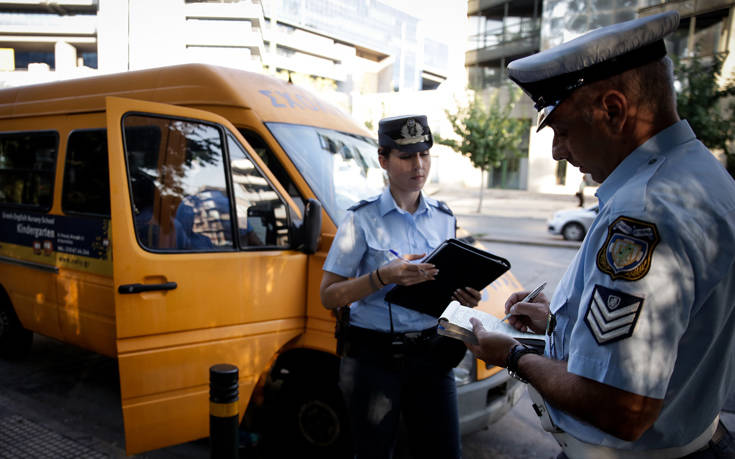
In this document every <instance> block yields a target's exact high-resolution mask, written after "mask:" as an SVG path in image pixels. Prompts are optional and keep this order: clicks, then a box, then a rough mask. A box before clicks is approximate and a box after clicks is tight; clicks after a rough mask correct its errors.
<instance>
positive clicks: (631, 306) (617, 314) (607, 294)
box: [584, 285, 643, 344]
mask: <svg viewBox="0 0 735 459" xmlns="http://www.w3.org/2000/svg"><path fill="white" fill-rule="evenodd" d="M642 306H643V298H639V297H637V296H633V295H628V294H627V293H623V292H620V291H618V290H612V289H609V288H607V287H603V286H601V285H595V288H594V290H593V291H592V299H590V304H589V307H588V308H587V314H586V315H585V316H584V321H585V322H586V323H587V326H588V327H589V329H590V331H591V332H592V335H593V336H594V337H595V340H596V341H597V343H598V344H607V343H611V342H613V341H618V340H621V339H623V338H627V337H629V336H630V335H632V334H633V329H634V328H635V324H636V322H637V321H638V316H639V315H640V313H641V308H642Z"/></svg>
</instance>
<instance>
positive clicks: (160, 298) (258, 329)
mask: <svg viewBox="0 0 735 459" xmlns="http://www.w3.org/2000/svg"><path fill="white" fill-rule="evenodd" d="M127 112H136V113H149V114H151V115H163V116H172V117H185V118H188V119H190V120H203V121H206V122H210V123H217V124H219V125H221V126H223V127H224V128H225V129H227V130H229V131H230V132H232V133H233V135H234V136H235V137H236V138H237V139H238V141H240V142H241V143H242V144H243V145H245V146H247V143H246V142H245V141H244V140H243V139H242V137H241V136H240V134H239V133H238V132H237V131H236V130H235V128H234V127H233V126H232V124H231V123H229V122H228V121H227V120H225V119H224V118H222V117H220V116H218V115H216V114H213V113H209V112H205V111H201V110H194V109H190V108H183V107H178V106H172V105H163V104H157V103H151V102H141V101H133V100H127V99H120V98H108V100H107V126H108V156H109V165H110V193H111V195H112V196H117V197H119V199H113V200H112V201H111V212H112V215H114V218H113V220H112V235H113V238H112V239H113V262H114V271H113V278H114V288H115V290H114V292H115V293H114V295H115V313H116V326H117V340H118V342H117V343H118V362H119V363H118V364H119V368H120V392H121V398H122V404H123V415H124V421H125V426H126V446H127V450H128V452H138V451H142V450H145V449H150V448H151V447H160V446H165V445H170V444H175V443H181V442H184V441H190V440H193V439H195V438H199V437H201V436H204V435H206V430H204V429H205V426H206V425H207V423H206V420H207V408H208V404H207V403H206V399H203V402H204V403H201V404H200V403H199V402H198V401H197V402H196V408H193V407H191V406H186V407H182V406H178V405H176V406H174V403H173V402H172V400H176V403H181V404H184V405H193V401H192V400H187V399H189V398H192V397H193V398H197V400H198V396H197V395H193V394H195V393H196V392H197V391H198V390H200V389H199V388H202V387H206V385H207V383H208V374H209V373H208V369H209V367H211V366H212V365H214V364H218V363H229V364H233V365H236V366H237V367H238V368H239V370H240V377H241V378H243V379H244V380H245V381H250V382H249V383H248V384H249V386H250V387H249V388H248V392H247V393H246V394H243V397H244V398H246V397H247V398H249V396H250V392H249V390H251V389H252V385H253V384H254V381H257V379H258V378H259V377H260V375H261V374H262V373H263V372H264V371H265V370H266V367H267V366H268V365H269V364H270V363H271V362H272V361H273V356H274V355H275V354H276V353H277V352H278V351H279V350H280V349H282V348H283V347H284V345H285V344H286V343H287V342H289V341H292V340H294V339H295V338H296V337H298V336H299V335H300V334H302V333H303V332H304V328H305V327H304V326H305V311H306V295H305V291H306V283H307V259H308V257H307V256H306V255H305V254H303V253H300V252H295V251H289V250H272V251H248V252H229V253H175V254H165V253H151V252H147V251H145V250H143V249H142V248H141V247H140V246H139V245H138V242H137V240H136V237H135V232H134V228H133V217H132V210H131V205H130V195H129V192H128V181H127V175H126V164H125V152H124V151H123V148H122V145H123V144H122V132H121V123H122V117H123V116H124V114H125V113H127ZM247 149H248V151H249V152H250V154H251V156H252V159H253V161H254V162H256V163H257V164H258V166H259V167H261V168H262V170H264V171H265V173H266V175H267V176H268V178H269V179H270V180H272V182H273V183H274V184H275V187H276V191H277V192H278V193H279V194H281V196H283V197H284V198H285V200H286V201H287V203H288V204H289V206H291V210H292V211H295V209H297V207H296V206H295V204H294V203H293V201H292V200H291V199H290V198H289V197H288V195H287V194H286V192H285V190H284V189H283V187H282V186H280V184H278V183H277V182H276V180H275V178H274V177H273V176H272V175H271V174H270V172H269V171H268V170H267V168H266V167H265V166H264V165H263V163H262V161H261V160H260V158H259V157H258V156H257V155H256V154H255V153H254V152H252V150H251V149H250V148H249V146H247ZM296 213H298V212H296ZM284 279H287V280H288V281H287V282H283V281H284ZM164 282H176V283H177V286H176V288H175V289H174V290H166V291H151V292H145V293H140V294H120V293H118V288H119V286H120V285H123V284H132V283H141V284H151V283H164ZM200 418H203V420H200ZM141 426H143V428H141ZM154 426H156V427H154ZM161 426H165V429H161ZM151 431H154V432H155V434H154V433H152V432H151ZM141 448H142V449H141Z"/></svg>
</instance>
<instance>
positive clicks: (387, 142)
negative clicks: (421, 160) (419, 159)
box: [378, 115, 434, 153]
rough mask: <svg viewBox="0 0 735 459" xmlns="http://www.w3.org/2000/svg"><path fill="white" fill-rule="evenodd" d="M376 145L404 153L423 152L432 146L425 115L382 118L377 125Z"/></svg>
mask: <svg viewBox="0 0 735 459" xmlns="http://www.w3.org/2000/svg"><path fill="white" fill-rule="evenodd" d="M378 144H379V145H380V146H381V147H386V148H389V149H391V150H392V149H396V150H400V151H404V152H406V153H416V152H417V151H425V150H428V149H429V148H431V146H432V145H433V144H434V139H433V137H432V136H431V129H429V123H428V121H427V120H426V116H425V115H403V116H394V117H391V118H383V119H382V120H380V123H378Z"/></svg>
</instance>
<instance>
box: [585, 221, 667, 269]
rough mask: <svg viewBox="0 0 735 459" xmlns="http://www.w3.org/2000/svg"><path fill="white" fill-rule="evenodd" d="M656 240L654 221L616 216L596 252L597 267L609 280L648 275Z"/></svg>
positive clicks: (657, 239)
mask: <svg viewBox="0 0 735 459" xmlns="http://www.w3.org/2000/svg"><path fill="white" fill-rule="evenodd" d="M659 240H660V239H659V236H658V230H657V229H656V225H655V224H653V223H649V222H644V221H642V220H636V219H635V218H629V217H618V218H617V219H616V220H615V221H614V222H612V224H611V225H610V226H608V228H607V239H605V243H604V244H603V245H602V247H601V248H600V250H599V252H597V268H598V269H599V270H600V271H602V272H603V273H605V274H608V275H609V276H610V278H611V279H613V280H615V279H623V280H628V281H636V280H639V279H641V278H643V276H645V275H646V274H648V270H649V269H650V268H651V257H652V256H653V249H655V248H656V245H657V244H658V242H659Z"/></svg>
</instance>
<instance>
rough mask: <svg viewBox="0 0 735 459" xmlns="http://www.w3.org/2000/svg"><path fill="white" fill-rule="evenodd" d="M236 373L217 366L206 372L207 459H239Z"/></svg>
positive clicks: (227, 366)
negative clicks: (207, 390) (207, 395)
mask: <svg viewBox="0 0 735 459" xmlns="http://www.w3.org/2000/svg"><path fill="white" fill-rule="evenodd" d="M237 378H238V370H237V367H236V366H234V365H229V364H226V363H220V364H217V365H212V366H211V367H210V368H209V453H210V454H209V457H210V458H211V459H237V458H238V447H239V437H238V425H237V424H238V408H237V400H238V382H237Z"/></svg>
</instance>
